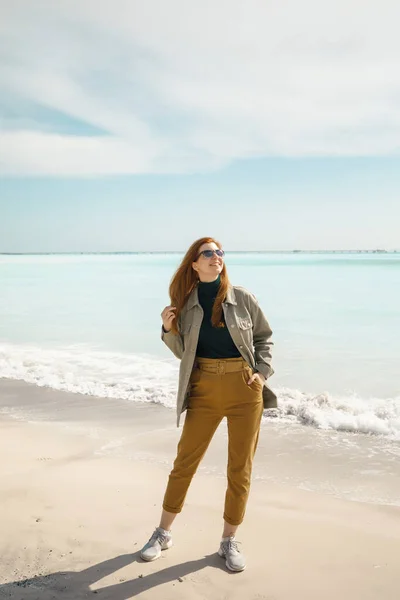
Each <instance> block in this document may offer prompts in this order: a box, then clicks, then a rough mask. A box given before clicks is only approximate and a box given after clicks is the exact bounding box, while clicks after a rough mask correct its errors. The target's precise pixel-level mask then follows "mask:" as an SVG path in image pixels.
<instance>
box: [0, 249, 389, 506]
mask: <svg viewBox="0 0 400 600" xmlns="http://www.w3.org/2000/svg"><path fill="white" fill-rule="evenodd" d="M182 256H183V255H182V254H179V253H153V254H152V253H132V254H128V253H127V254H61V255H0V377H2V378H8V379H18V380H21V381H25V382H28V383H34V384H36V385H37V386H46V387H50V388H54V389H56V390H64V391H69V392H79V393H83V394H87V395H90V396H96V397H102V398H108V399H115V402H118V399H122V400H124V401H129V402H132V403H141V404H143V403H151V404H161V405H163V406H165V407H167V408H170V409H171V425H172V424H174V419H175V417H174V412H173V411H172V409H173V408H174V407H175V394H176V390H177V376H178V366H179V365H178V360H177V359H176V358H175V357H174V356H173V355H172V354H171V353H170V351H169V350H168V348H166V347H165V346H164V344H163V343H162V341H161V337H160V331H161V317H160V313H161V311H162V309H163V308H164V306H166V305H167V304H169V297H168V285H169V282H170V279H171V277H172V275H173V273H174V271H175V269H176V268H177V266H178V264H179V262H180V260H181V258H182ZM226 264H227V269H228V274H229V277H230V280H231V282H232V283H233V284H235V285H241V286H244V287H246V288H248V289H249V290H250V291H251V292H253V293H254V294H255V295H256V297H257V298H258V301H259V303H260V305H261V307H262V309H263V311H264V313H265V315H266V316H267V319H268V320H269V323H270V325H271V328H272V330H273V342H274V346H273V348H272V352H273V367H274V370H275V374H274V375H273V377H272V378H271V379H270V380H269V384H270V386H271V387H272V388H273V389H274V391H275V392H276V393H277V395H278V402H279V407H278V409H277V410H276V411H272V413H271V414H268V411H267V412H266V414H265V417H264V422H263V426H264V427H270V426H272V427H273V428H274V431H276V432H280V434H281V436H285V439H286V440H287V443H288V444H289V445H290V438H291V437H293V439H294V438H295V437H296V436H298V435H306V436H308V437H305V438H304V439H308V440H311V439H313V440H315V444H316V445H317V446H318V444H322V445H324V446H325V447H327V446H326V445H327V444H328V446H329V447H333V445H334V446H335V447H336V446H337V445H339V446H341V447H349V445H350V446H352V447H354V445H355V446H356V447H357V448H358V458H360V457H361V454H362V453H363V452H364V453H365V457H367V456H368V455H371V453H372V454H374V456H377V455H378V454H379V456H380V465H381V466H382V468H384V469H386V467H384V466H383V465H384V464H385V461H388V463H392V461H393V460H394V459H395V460H396V461H397V462H398V457H399V456H400V444H399V442H400V367H399V363H400V254H398V253H347V254H346V253H303V252H301V253H262V252H260V253H257V252H248V253H245V252H243V253H239V252H227V254H226ZM99 401H100V400H99ZM1 410H2V411H3V412H8V413H9V414H10V413H12V411H13V408H12V407H10V406H8V407H3V408H2V409H1ZM271 423H273V424H272V425H271ZM332 436H333V437H332ZM329 440H330V441H329ZM332 440H333V441H332ZM331 442H332V444H331ZM317 446H316V447H317ZM354 452H355V454H354V456H356V451H354ZM368 453H369V454H368ZM360 460H361V459H360ZM366 460H367V458H365V461H366ZM361 463H362V461H361ZM361 463H360V464H361ZM364 466H366V465H365V464H364ZM386 466H387V465H386ZM360 468H361V467H360ZM379 468H380V467H379ZM374 469H375V470H376V465H375V467H374ZM372 475H373V473H372ZM371 481H372V480H371ZM372 496H373V494H372ZM372 496H371V494H370V497H371V498H372ZM375 496H376V498H378V496H379V492H377V494H376V495H375ZM375 496H374V498H375ZM374 498H372V499H374ZM389 501H390V503H396V504H397V502H395V501H394V499H393V498H389V499H388V502H389ZM399 503H400V501H399Z"/></svg>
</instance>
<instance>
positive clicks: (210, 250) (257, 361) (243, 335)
mask: <svg viewBox="0 0 400 600" xmlns="http://www.w3.org/2000/svg"><path fill="white" fill-rule="evenodd" d="M169 292H170V297H171V301H172V305H171V306H167V307H165V308H164V310H163V312H162V313H161V317H162V322H163V325H162V333H161V337H162V340H163V341H164V342H165V343H166V345H167V346H168V347H169V348H170V350H171V351H172V352H173V353H174V354H175V356H177V358H179V359H180V360H181V363H180V371H179V388H178V397H177V425H178V426H179V420H180V415H181V413H182V412H184V411H185V410H186V418H185V423H184V427H183V431H182V435H181V438H180V441H179V444H178V452H177V456H176V459H175V461H174V466H173V469H172V471H171V473H170V475H169V480H168V485H167V489H166V491H165V496H164V501H163V511H162V514H161V520H160V525H159V527H157V528H156V529H155V531H154V532H153V535H152V536H151V538H150V539H149V541H148V542H147V544H145V546H144V547H143V548H142V550H141V553H140V555H141V557H142V559H144V560H147V561H151V560H155V559H157V558H159V557H160V555H161V550H166V549H167V548H170V547H171V546H172V537H171V526H172V523H173V521H174V519H175V517H176V515H177V514H178V513H179V512H181V510H182V507H183V504H184V500H185V496H186V492H187V490H188V488H189V485H190V482H191V480H192V477H193V475H194V474H195V472H196V469H197V467H198V465H199V463H200V461H201V459H202V458H203V456H204V454H205V451H206V449H207V447H208V445H209V443H210V441H211V439H212V437H213V434H214V432H215V430H216V429H217V427H218V425H219V424H220V422H221V420H222V419H223V418H224V417H227V421H228V435H229V442H228V466H227V475H228V488H227V492H226V497H225V510H224V528H223V533H222V540H221V544H220V547H219V550H218V553H219V555H220V556H222V557H224V558H225V561H226V566H227V568H228V569H230V570H231V571H243V569H244V568H245V566H246V563H245V558H244V556H243V554H242V553H241V552H240V550H239V547H238V543H237V542H236V540H235V534H236V530H237V528H238V526H239V525H240V523H241V522H242V521H243V517H244V513H245V508H246V503H247V498H248V494H249V489H250V479H251V468H252V461H253V457H254V453H255V450H256V447H257V442H258V435H259V430H260V422H261V417H262V412H263V408H264V407H265V408H271V407H274V406H276V396H275V394H274V393H273V392H272V391H271V390H270V389H269V388H267V387H266V386H264V384H265V381H266V379H267V378H268V377H269V376H270V375H272V374H273V372H274V371H273V369H272V367H271V353H270V346H271V345H272V342H271V341H270V337H271V334H272V332H271V329H270V327H269V325H268V322H267V320H266V318H265V316H264V315H263V313H262V311H261V308H260V307H259V305H258V302H257V300H256V299H255V297H254V296H253V295H252V294H251V293H250V292H248V291H247V290H246V289H244V288H242V287H237V286H232V285H231V284H230V283H229V279H228V275H227V271H226V267H225V264H224V251H223V250H222V247H221V245H220V243H219V242H217V241H216V240H214V239H213V238H201V239H199V240H197V241H196V242H194V243H193V244H192V245H191V247H190V248H189V250H188V251H187V253H186V255H185V257H184V259H183V261H182V263H181V265H180V266H179V268H178V270H177V271H176V273H175V275H174V277H173V279H172V281H171V285H170V289H169Z"/></svg>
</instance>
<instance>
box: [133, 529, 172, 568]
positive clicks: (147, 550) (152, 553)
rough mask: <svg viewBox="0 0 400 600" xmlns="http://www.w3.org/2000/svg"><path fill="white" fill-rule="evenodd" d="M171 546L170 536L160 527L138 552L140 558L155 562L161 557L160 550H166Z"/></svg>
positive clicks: (169, 533)
mask: <svg viewBox="0 0 400 600" xmlns="http://www.w3.org/2000/svg"><path fill="white" fill-rule="evenodd" d="M171 546H172V535H171V532H170V531H166V530H165V529H162V528H161V527H156V529H155V530H154V532H153V535H152V536H151V538H150V539H149V541H148V542H147V544H145V545H144V546H143V548H142V549H141V551H140V558H142V559H143V560H147V561H148V562H149V561H151V560H156V559H157V558H160V556H161V550H167V549H168V548H171Z"/></svg>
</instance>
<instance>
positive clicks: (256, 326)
mask: <svg viewBox="0 0 400 600" xmlns="http://www.w3.org/2000/svg"><path fill="white" fill-rule="evenodd" d="M249 309H250V314H251V320H252V322H253V344H254V354H255V361H256V369H257V371H259V372H260V373H262V374H263V375H264V377H265V379H268V377H271V375H273V374H274V370H273V368H272V366H271V358H272V357H271V346H273V342H272V341H271V339H270V338H271V336H272V331H271V328H270V326H269V323H268V321H267V319H266V318H265V315H264V313H263V311H262V310H261V308H260V305H259V304H258V301H257V298H256V297H255V296H254V295H253V294H251V295H250V306H249Z"/></svg>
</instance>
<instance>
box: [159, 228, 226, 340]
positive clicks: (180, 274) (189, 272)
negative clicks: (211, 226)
mask: <svg viewBox="0 0 400 600" xmlns="http://www.w3.org/2000/svg"><path fill="white" fill-rule="evenodd" d="M212 242H214V243H215V244H216V245H217V246H218V248H222V246H221V244H220V242H218V241H217V240H215V239H214V238H211V237H203V238H200V239H199V240H196V241H195V242H193V244H192V245H191V246H190V248H189V250H188V251H187V252H186V254H185V256H184V257H183V260H182V262H181V264H180V265H179V267H178V268H177V270H176V271H175V274H174V276H173V277H172V279H171V283H170V286H169V296H170V298H171V304H172V306H175V307H176V311H175V317H176V318H175V319H174V320H173V321H172V325H171V329H172V331H173V333H175V334H177V333H178V318H179V315H180V313H181V311H182V308H183V307H184V305H185V304H186V302H187V300H188V298H189V296H190V294H191V293H192V291H193V290H194V288H195V287H196V286H197V285H198V282H199V278H198V275H197V273H196V271H195V270H194V269H193V267H192V263H193V262H195V260H196V258H197V257H198V255H199V248H200V247H201V246H202V245H203V244H210V243H212ZM220 277H221V283H220V286H219V290H218V294H217V297H216V298H215V302H214V306H213V311H212V315H211V323H212V325H213V327H224V323H223V321H222V302H223V301H224V300H225V298H226V294H227V291H228V288H229V285H230V283H229V279H228V274H227V271H226V266H225V263H224V265H223V268H222V271H221V274H220Z"/></svg>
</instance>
